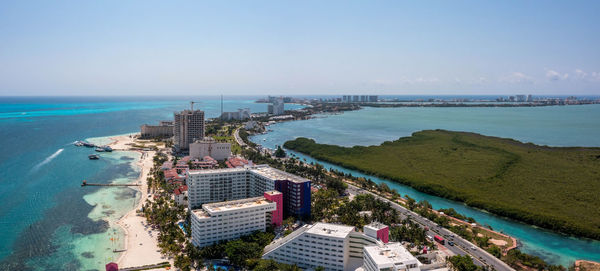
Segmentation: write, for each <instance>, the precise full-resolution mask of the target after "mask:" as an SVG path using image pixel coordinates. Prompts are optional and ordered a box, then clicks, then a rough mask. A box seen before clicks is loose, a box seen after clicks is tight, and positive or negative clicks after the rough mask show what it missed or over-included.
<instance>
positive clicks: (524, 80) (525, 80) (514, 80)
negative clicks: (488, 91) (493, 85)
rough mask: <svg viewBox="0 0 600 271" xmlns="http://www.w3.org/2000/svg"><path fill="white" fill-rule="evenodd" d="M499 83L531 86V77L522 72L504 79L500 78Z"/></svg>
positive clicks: (511, 74) (532, 80) (513, 73)
mask: <svg viewBox="0 0 600 271" xmlns="http://www.w3.org/2000/svg"><path fill="white" fill-rule="evenodd" d="M499 81H500V82H503V83H510V84H533V83H534V79H533V77H531V76H529V75H526V74H524V73H522V72H512V73H510V74H508V75H506V76H504V77H501V78H500V80H499Z"/></svg>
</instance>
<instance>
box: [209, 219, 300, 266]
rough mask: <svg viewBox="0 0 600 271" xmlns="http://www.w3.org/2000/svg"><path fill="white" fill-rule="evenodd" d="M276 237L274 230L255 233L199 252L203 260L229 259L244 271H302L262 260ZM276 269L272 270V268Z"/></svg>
mask: <svg viewBox="0 0 600 271" xmlns="http://www.w3.org/2000/svg"><path fill="white" fill-rule="evenodd" d="M273 238H275V235H274V234H273V229H272V228H271V229H269V230H268V231H267V232H255V233H253V234H250V235H246V236H242V237H241V238H240V239H235V240H230V241H224V242H220V243H218V244H214V245H212V246H207V247H204V248H202V249H201V250H200V251H199V255H198V256H199V257H200V258H202V259H223V258H227V259H229V262H230V263H231V264H233V265H235V266H238V267H243V268H244V270H300V269H299V268H298V267H296V266H292V265H287V264H281V263H277V262H275V261H272V260H262V259H261V258H260V257H261V256H262V253H263V249H264V247H265V246H267V245H268V244H269V243H271V241H273ZM274 266H275V267H276V268H271V267H274Z"/></svg>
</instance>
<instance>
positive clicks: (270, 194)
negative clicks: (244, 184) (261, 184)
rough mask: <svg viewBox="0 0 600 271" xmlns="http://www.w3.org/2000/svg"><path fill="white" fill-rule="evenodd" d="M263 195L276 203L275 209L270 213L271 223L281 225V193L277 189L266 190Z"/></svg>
mask: <svg viewBox="0 0 600 271" xmlns="http://www.w3.org/2000/svg"><path fill="white" fill-rule="evenodd" d="M264 197H265V199H267V200H270V201H272V202H275V203H276V205H277V209H276V210H275V211H273V212H272V213H271V224H275V226H281V223H282V222H283V194H281V192H279V191H267V192H265V193H264Z"/></svg>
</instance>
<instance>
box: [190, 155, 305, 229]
mask: <svg viewBox="0 0 600 271" xmlns="http://www.w3.org/2000/svg"><path fill="white" fill-rule="evenodd" d="M187 184H188V189H189V190H188V202H189V207H190V209H194V208H198V207H200V206H201V205H202V204H205V203H212V202H221V201H227V200H237V199H243V198H249V197H258V196H262V195H263V193H264V192H266V191H272V190H277V191H279V192H281V193H282V198H283V215H284V216H296V217H308V216H310V184H311V183H310V180H308V179H305V178H301V177H298V176H296V175H293V174H289V173H287V172H284V171H281V170H278V169H274V168H272V167H269V166H267V165H258V166H252V167H244V168H229V169H214V170H202V171H189V174H188V179H187Z"/></svg>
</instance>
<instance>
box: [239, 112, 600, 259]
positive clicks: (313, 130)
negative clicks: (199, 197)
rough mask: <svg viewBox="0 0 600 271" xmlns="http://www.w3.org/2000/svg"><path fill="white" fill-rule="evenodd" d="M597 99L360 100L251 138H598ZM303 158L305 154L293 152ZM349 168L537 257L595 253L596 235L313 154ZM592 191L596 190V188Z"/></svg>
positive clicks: (365, 141)
mask: <svg viewBox="0 0 600 271" xmlns="http://www.w3.org/2000/svg"><path fill="white" fill-rule="evenodd" d="M599 117H600V105H584V106H550V107H523V108H483V107H482V108H466V107H465V108H460V107H459V108H441V107H439V108H436V107H429V108H364V109H362V110H359V111H351V112H345V113H343V114H335V115H334V114H322V115H317V116H316V118H314V119H309V120H304V121H293V122H283V123H278V124H275V125H272V126H269V129H270V130H271V131H270V132H269V133H267V134H263V135H256V136H253V137H251V140H252V141H254V142H256V143H258V144H262V145H264V146H266V147H270V148H274V147H275V146H277V145H282V144H283V143H284V142H285V141H287V140H290V139H294V138H296V137H307V138H312V139H315V140H316V141H317V142H318V143H326V144H336V145H343V146H354V145H363V146H367V145H378V144H381V143H382V142H384V141H386V140H395V139H397V138H399V137H403V136H409V135H411V134H412V133H413V132H416V131H420V130H425V129H447V130H455V131H468V132H476V133H481V134H484V135H489V136H499V137H509V138H514V139H517V140H520V141H524V142H533V143H535V144H540V145H549V146H600V125H599V124H600V123H598V119H599ZM294 155H297V156H299V157H301V158H303V159H306V160H307V161H308V162H311V161H315V160H314V159H312V158H310V157H307V156H306V155H303V154H299V153H294ZM318 162H319V163H322V164H324V166H325V167H326V168H335V169H337V170H342V171H345V172H349V173H352V174H353V175H354V176H363V177H367V178H371V179H372V180H373V181H375V182H376V183H380V182H385V183H386V184H387V185H388V186H390V188H392V189H396V190H397V191H398V192H399V193H400V194H402V195H406V194H408V195H409V196H411V197H413V198H415V199H417V200H428V201H429V202H431V204H432V205H433V207H434V208H436V209H439V208H450V207H451V208H454V209H456V210H457V211H458V212H460V213H462V214H464V215H467V216H471V217H473V218H475V219H476V220H477V221H478V222H479V223H481V224H484V225H485V224H487V225H490V226H491V227H492V228H494V229H495V230H499V231H503V232H505V233H507V234H509V235H512V236H514V237H516V238H517V239H519V241H520V243H521V245H522V247H521V249H522V250H523V251H524V252H527V253H531V254H534V255H537V256H540V257H542V258H543V259H544V260H546V261H548V262H550V263H552V264H562V265H565V266H567V265H569V264H572V263H573V262H574V261H575V260H576V259H588V260H595V261H600V241H595V240H589V239H581V238H574V237H569V236H564V235H561V234H557V233H554V232H550V231H547V230H544V229H540V228H537V227H532V226H529V225H526V224H523V223H519V222H516V221H513V220H510V219H506V218H503V217H499V216H496V215H492V214H489V213H487V212H485V211H482V210H478V209H474V208H470V207H468V206H465V205H464V204H462V203H460V202H454V201H450V200H446V199H443V198H439V197H435V196H431V195H428V194H424V193H421V192H418V191H416V190H414V189H412V188H410V187H407V186H404V185H401V184H398V183H395V182H391V181H389V180H384V179H380V178H376V177H373V176H367V175H365V174H362V173H360V172H357V171H352V170H348V169H344V168H341V167H338V166H335V165H332V164H329V163H325V162H322V161H318ZM599 192H600V191H599Z"/></svg>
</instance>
